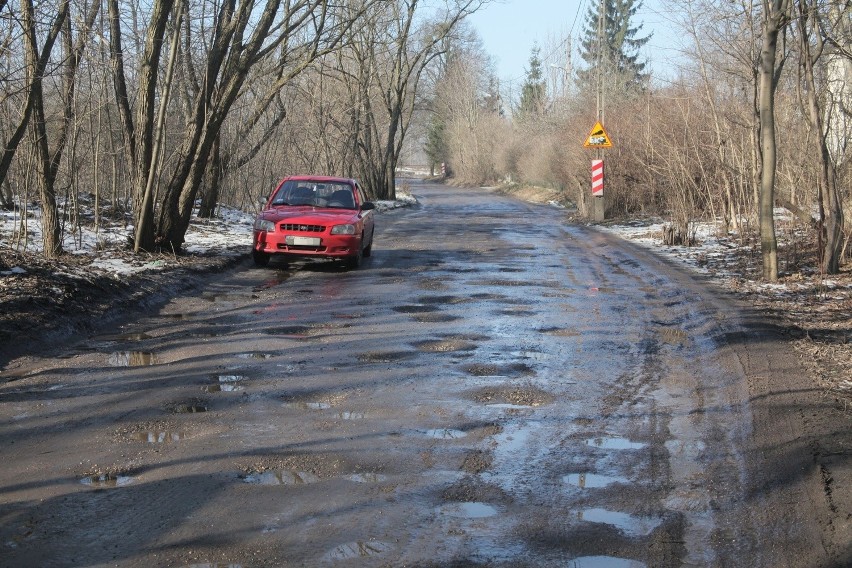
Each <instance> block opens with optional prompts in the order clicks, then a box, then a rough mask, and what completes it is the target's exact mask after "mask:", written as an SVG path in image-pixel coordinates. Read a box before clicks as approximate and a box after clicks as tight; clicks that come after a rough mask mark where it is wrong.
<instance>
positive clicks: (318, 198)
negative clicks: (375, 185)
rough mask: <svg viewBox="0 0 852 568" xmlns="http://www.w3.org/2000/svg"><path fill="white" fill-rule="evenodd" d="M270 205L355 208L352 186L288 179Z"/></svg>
mask: <svg viewBox="0 0 852 568" xmlns="http://www.w3.org/2000/svg"><path fill="white" fill-rule="evenodd" d="M272 205H310V206H313V207H328V208H332V209H355V208H356V207H355V197H354V194H353V192H352V186H350V185H349V184H347V183H334V182H325V181H312V180H288V181H286V182H284V185H282V186H281V187H280V188H279V189H278V192H277V193H276V194H275V197H273V199H272Z"/></svg>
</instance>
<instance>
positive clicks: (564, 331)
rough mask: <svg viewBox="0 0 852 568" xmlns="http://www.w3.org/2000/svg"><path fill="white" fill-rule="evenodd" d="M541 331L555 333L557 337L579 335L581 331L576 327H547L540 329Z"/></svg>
mask: <svg viewBox="0 0 852 568" xmlns="http://www.w3.org/2000/svg"><path fill="white" fill-rule="evenodd" d="M539 332H540V333H546V334H548V335H555V336H556V337H579V336H580V332H579V331H577V330H576V329H571V328H565V327H547V328H542V329H540V330H539Z"/></svg>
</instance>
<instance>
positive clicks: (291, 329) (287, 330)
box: [264, 325, 311, 338]
mask: <svg viewBox="0 0 852 568" xmlns="http://www.w3.org/2000/svg"><path fill="white" fill-rule="evenodd" d="M310 332H311V327H310V326H307V325H286V326H284V327H274V328H272V329H267V330H266V331H264V333H265V334H267V335H283V336H285V337H298V338H303V337H308V335H309V334H310Z"/></svg>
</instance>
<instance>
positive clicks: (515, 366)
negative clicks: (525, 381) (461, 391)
mask: <svg viewBox="0 0 852 568" xmlns="http://www.w3.org/2000/svg"><path fill="white" fill-rule="evenodd" d="M462 369H463V370H464V372H466V373H467V374H468V375H472V376H474V377H517V376H528V375H534V374H535V371H534V370H533V368H532V367H530V366H529V365H527V364H525V363H510V364H507V365H496V364H492V363H471V364H469V365H465V366H463V367H462Z"/></svg>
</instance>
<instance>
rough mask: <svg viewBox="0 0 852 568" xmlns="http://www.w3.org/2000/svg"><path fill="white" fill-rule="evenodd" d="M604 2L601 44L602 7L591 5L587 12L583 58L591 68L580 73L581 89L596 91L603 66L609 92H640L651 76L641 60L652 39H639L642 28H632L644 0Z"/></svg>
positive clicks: (581, 51) (598, 4)
mask: <svg viewBox="0 0 852 568" xmlns="http://www.w3.org/2000/svg"><path fill="white" fill-rule="evenodd" d="M602 2H603V3H604V6H605V8H606V17H605V18H604V22H603V36H602V41H599V39H598V27H599V21H600V17H601V7H602V4H601V3H600V2H595V3H593V4H590V6H589V10H588V12H586V21H585V24H584V28H583V34H584V35H583V40H582V41H581V44H580V56H581V57H582V58H583V61H585V62H586V65H587V66H588V67H587V68H585V69H581V70H579V71H578V72H577V75H578V78H579V80H580V84H581V87H582V88H584V89H586V90H594V89H595V87H596V86H597V77H598V67H599V66H600V72H601V74H602V75H601V78H602V81H603V82H604V85H605V88H606V89H607V91H608V92H616V93H618V92H625V93H631V92H636V91H641V90H643V89H644V88H645V85H646V84H647V81H648V77H649V75H648V73H646V72H645V68H646V66H647V65H646V63H645V62H644V61H640V60H639V50H640V49H641V48H642V46H644V45H645V44H646V43H648V40H650V39H651V36H650V35H647V36H645V37H638V36H639V33H640V32H641V31H642V24H639V25H638V26H634V25H633V18H634V16H635V15H636V12H637V11H639V9H640V8H641V7H642V0H638V1H637V0H602Z"/></svg>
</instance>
